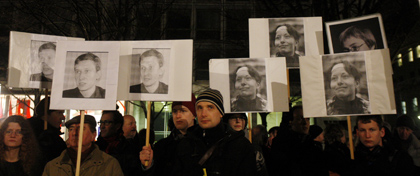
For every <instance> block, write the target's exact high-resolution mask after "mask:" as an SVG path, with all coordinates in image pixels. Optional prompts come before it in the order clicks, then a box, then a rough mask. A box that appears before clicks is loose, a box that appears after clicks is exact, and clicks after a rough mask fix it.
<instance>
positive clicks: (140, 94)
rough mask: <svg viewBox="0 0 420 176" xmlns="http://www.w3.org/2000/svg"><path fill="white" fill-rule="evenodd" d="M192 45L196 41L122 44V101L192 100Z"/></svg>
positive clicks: (119, 97)
mask: <svg viewBox="0 0 420 176" xmlns="http://www.w3.org/2000/svg"><path fill="white" fill-rule="evenodd" d="M192 44H193V42H192V40H167V41H122V42H121V53H120V59H121V61H120V62H121V65H120V70H121V71H120V72H119V75H118V77H119V82H118V99H119V100H141V101H190V99H191V92H192V54H193V51H192V49H193V45H192ZM140 56H141V58H142V59H141V60H140Z"/></svg>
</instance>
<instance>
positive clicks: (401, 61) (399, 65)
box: [397, 54, 403, 67]
mask: <svg viewBox="0 0 420 176" xmlns="http://www.w3.org/2000/svg"><path fill="white" fill-rule="evenodd" d="M397 57H398V67H401V66H402V64H403V60H402V56H401V54H398V56H397Z"/></svg>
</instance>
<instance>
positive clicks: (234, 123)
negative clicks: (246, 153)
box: [229, 115, 245, 131]
mask: <svg viewBox="0 0 420 176" xmlns="http://www.w3.org/2000/svg"><path fill="white" fill-rule="evenodd" d="M229 125H230V127H232V129H233V130H235V131H241V130H243V129H244V128H245V119H243V118H241V117H240V116H239V115H238V116H236V115H235V117H233V118H230V119H229Z"/></svg>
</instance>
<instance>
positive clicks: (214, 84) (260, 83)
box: [209, 58, 288, 113]
mask: <svg viewBox="0 0 420 176" xmlns="http://www.w3.org/2000/svg"><path fill="white" fill-rule="evenodd" d="M209 62H210V87H211V88H213V89H217V90H219V91H220V92H221V93H222V95H223V97H224V100H225V101H224V107H225V112H227V113H230V112H281V111H287V110H288V105H287V104H288V99H287V78H286V63H285V59H284V58H237V59H236V58H235V59H211V60H210V61H209Z"/></svg>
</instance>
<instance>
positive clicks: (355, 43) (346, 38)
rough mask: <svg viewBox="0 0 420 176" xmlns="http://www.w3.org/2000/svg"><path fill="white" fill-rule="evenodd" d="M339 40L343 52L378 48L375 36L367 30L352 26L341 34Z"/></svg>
mask: <svg viewBox="0 0 420 176" xmlns="http://www.w3.org/2000/svg"><path fill="white" fill-rule="evenodd" d="M339 39H340V43H341V46H342V47H343V52H356V51H368V50H374V49H376V48H377V44H376V39H375V36H374V35H373V33H372V31H371V30H370V29H367V28H366V29H362V28H359V27H357V26H350V27H348V28H346V29H345V30H344V31H343V32H341V34H340V36H339Z"/></svg>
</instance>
